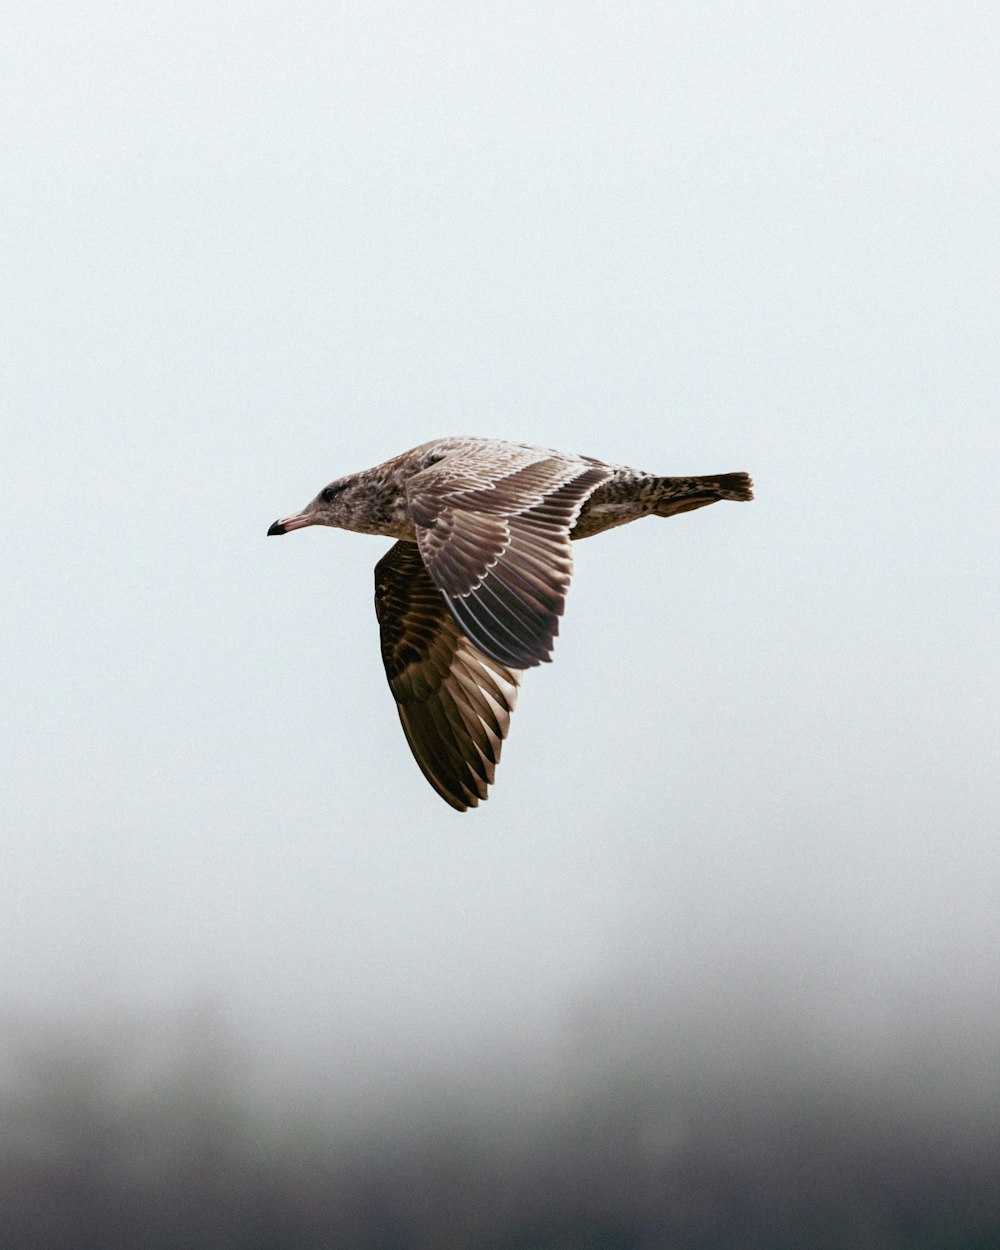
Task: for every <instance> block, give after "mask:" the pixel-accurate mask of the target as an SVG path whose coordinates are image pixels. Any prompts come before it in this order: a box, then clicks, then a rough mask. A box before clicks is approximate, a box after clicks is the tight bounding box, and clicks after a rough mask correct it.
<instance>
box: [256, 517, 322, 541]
mask: <svg viewBox="0 0 1000 1250" xmlns="http://www.w3.org/2000/svg"><path fill="white" fill-rule="evenodd" d="M315 524H316V521H315V518H314V517H313V516H311V515H310V514H309V513H308V512H300V513H298V515H297V516H286V517H285V519H284V520H283V521H275V523H274V524H273V525H272V526H271V528H270V529H269V530H268V531H267V536H268V538H270V537H271V535H272V534H287V533H288V531H289V530H300V529H302V527H303V526H304V525H315Z"/></svg>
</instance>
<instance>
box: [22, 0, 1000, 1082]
mask: <svg viewBox="0 0 1000 1250" xmlns="http://www.w3.org/2000/svg"><path fill="white" fill-rule="evenodd" d="M4 26H5V34H4V38H3V40H2V43H0V47H2V51H0V58H2V61H3V67H2V74H0V82H2V88H0V91H2V102H3V113H4V117H5V123H4V128H3V129H4V134H5V143H4V150H3V157H2V160H3V186H4V192H3V197H2V200H3V203H2V210H0V211H2V221H3V273H4V278H3V282H2V284H0V318H2V321H0V337H2V342H3V344H4V346H3V349H2V353H0V355H2V362H3V386H2V391H3V408H4V412H5V421H6V425H7V429H8V433H7V436H6V438H5V445H6V447H7V451H8V460H7V473H6V474H5V490H4V499H3V523H4V544H3V552H2V555H0V561H2V564H3V583H4V586H5V593H4V595H3V597H2V600H0V629H2V638H3V647H2V655H3V659H2V661H0V663H2V683H3V707H4V712H5V720H6V722H7V728H6V732H5V734H4V739H5V748H4V751H3V757H2V762H0V776H2V789H3V796H4V797H3V807H4V809H5V811H6V812H7V815H8V819H7V821H6V822H5V823H6V826H7V830H6V834H5V837H4V847H5V850H4V871H3V873H2V874H0V917H2V941H0V970H2V977H0V983H2V985H3V987H4V990H3V998H4V1002H5V1005H6V1007H7V1008H8V1009H11V1008H12V1009H13V1010H15V1011H16V1012H20V1011H35V1010H39V1011H51V1012H56V1013H59V1012H66V1013H68V1014H69V1015H72V1014H73V1013H74V1012H87V1011H90V1010H94V1009H96V1010H97V1011H98V1012H104V1011H107V1010H109V1009H115V1010H117V1008H118V1007H119V1006H121V1005H125V1006H127V1007H130V1008H137V1009H140V1010H141V1009H143V1008H145V1007H151V1008H154V1009H159V1008H163V1007H170V1006H171V1005H174V1004H182V1003H184V1002H186V1001H188V1000H190V999H191V998H192V997H196V998H197V997H200V996H206V997H208V998H211V999H214V1000H216V1001H218V1002H219V1003H221V1004H222V1007H223V1010H224V1011H225V1012H226V1013H228V1014H230V1015H231V1017H232V1019H233V1020H234V1021H235V1025H234V1027H235V1028H236V1030H237V1034H238V1037H239V1040H240V1042H241V1043H242V1044H243V1045H245V1046H246V1047H247V1048H250V1049H259V1050H260V1051H261V1052H266V1051H267V1050H268V1049H269V1048H272V1047H275V1048H277V1052H278V1053H287V1052H288V1050H289V1048H293V1049H295V1050H297V1051H300V1052H303V1053H309V1054H310V1055H312V1056H319V1057H320V1058H321V1059H322V1058H323V1057H324V1056H329V1055H337V1056H340V1057H341V1060H342V1063H341V1069H340V1070H341V1071H342V1072H343V1073H344V1080H345V1082H347V1083H348V1084H350V1083H351V1082H352V1081H355V1080H360V1079H362V1075H363V1074H364V1073H366V1072H367V1073H371V1072H372V1071H373V1070H375V1069H378V1067H379V1065H380V1064H384V1065H386V1067H393V1066H394V1065H398V1064H399V1063H405V1062H406V1061H407V1057H408V1056H412V1055H422V1054H427V1055H434V1056H436V1059H437V1061H438V1062H441V1063H443V1064H445V1065H447V1064H448V1063H449V1062H451V1061H452V1060H455V1061H456V1062H457V1061H458V1060H459V1059H463V1060H464V1057H465V1056H466V1055H468V1054H470V1053H475V1052H476V1051H477V1050H479V1049H480V1048H481V1047H482V1046H483V1044H484V1041H485V1039H487V1038H491V1039H494V1042H495V1039H497V1038H499V1039H501V1041H502V1040H503V1039H510V1040H511V1044H514V1042H515V1040H516V1041H517V1042H518V1044H524V1043H528V1044H529V1045H530V1044H531V1043H532V1042H533V1041H534V1042H536V1043H538V1044H539V1045H541V1044H542V1043H545V1042H547V1040H548V1039H551V1038H554V1037H559V1036H561V1035H562V1034H563V1033H564V1031H565V1030H566V1029H572V1028H574V1027H578V1024H574V1023H573V1022H574V1021H578V1016H579V1013H580V1012H581V1011H582V1012H583V1013H584V1016H586V1012H587V1010H589V1008H588V1004H590V1003H592V1002H593V1001H598V1002H604V1001H606V999H615V996H616V995H621V996H624V997H625V998H627V999H629V1000H640V1001H641V1000H644V999H654V1000H661V1001H663V1002H664V1003H665V1004H666V1005H667V1007H668V1008H669V1010H668V1016H669V1017H670V1018H671V1019H680V1020H683V1019H691V1018H694V1017H696V1016H697V1014H698V1013H699V1012H701V1011H703V1010H706V1003H707V1004H710V1005H711V1011H712V1012H713V1013H714V1016H713V1018H714V1019H716V1021H717V1022H718V1020H719V1019H720V1012H721V1020H722V1024H721V1025H720V1026H719V1027H721V1028H722V1029H723V1031H724V1032H726V1031H727V1030H728V1031H729V1032H731V1033H732V1036H733V1038H734V1039H735V1040H734V1042H733V1044H734V1045H743V1044H745V1045H748V1046H751V1047H752V1046H754V1045H755V1044H756V1042H755V1039H754V1037H753V1036H752V1032H753V1027H752V1026H751V1027H750V1029H749V1035H748V1032H747V1028H746V1021H747V1020H748V1019H751V1018H753V1015H752V1012H751V1011H750V1007H749V1005H748V1004H750V1003H751V1002H752V1000H753V999H754V997H755V994H756V991H757V987H761V992H762V993H763V992H766V993H767V994H774V995H775V996H776V997H778V998H783V999H784V1001H785V1003H786V1007H787V1006H788V1004H791V1007H790V1010H792V1011H798V1012H799V1013H800V1015H801V1017H802V1021H803V1025H802V1027H803V1029H804V1031H805V1032H809V1030H814V1031H815V1032H817V1033H819V1034H829V1032H830V1029H831V1028H832V1027H834V1022H835V1028H836V1030H839V1031H840V1032H841V1033H842V1034H843V1036H844V1038H845V1039H846V1040H848V1041H850V1043H851V1045H854V1046H858V1047H860V1048H861V1049H862V1050H864V1048H865V1047H866V1046H869V1045H870V1046H885V1045H891V1044H893V1043H894V1041H900V1042H902V1041H903V1040H904V1039H905V1036H906V1035H907V1034H908V1032H909V1031H911V1030H912V1029H913V1028H915V1027H916V1028H917V1030H918V1032H919V1031H921V1030H924V1031H926V1032H927V1035H928V1036H933V1037H937V1036H939V1035H940V1037H941V1038H942V1039H944V1040H942V1042H941V1046H942V1047H943V1048H944V1049H945V1050H946V1049H947V1046H948V1045H950V1044H951V1043H952V1042H954V1043H955V1044H956V1045H957V1044H959V1042H962V1039H963V1037H964V1039H965V1041H967V1040H968V1036H969V1031H970V1029H969V1025H968V1022H969V1021H970V1020H971V1021H972V1026H971V1027H972V1032H973V1033H975V1032H976V1029H977V1028H979V1027H980V1026H979V1025H977V1023H976V1022H977V1021H982V1025H981V1027H982V1029H984V1030H985V1029H987V1028H990V1027H992V1025H993V1024H994V1022H995V1013H996V1003H995V993H996V990H995V987H996V985H997V984H998V981H1000V976H998V974H1000V968H998V959H1000V957H998V951H1000V919H998V917H1000V910H998V901H1000V856H998V840H997V832H998V825H1000V820H998V802H997V793H996V791H997V785H996V776H995V774H996V762H997V759H998V758H1000V751H998V747H1000V732H998V729H1000V725H998V700H997V693H998V690H997V663H998V662H997V627H998V624H1000V620H998V617H1000V612H998V608H1000V588H998V579H997V535H998V528H997V522H998V507H997V502H996V500H997V482H998V481H1000V455H998V451H1000V435H998V400H1000V363H998V352H997V343H998V341H1000V318H998V314H997V290H998V279H1000V245H998V222H1000V194H998V187H1000V181H998V175H1000V168H998V165H1000V162H998V147H1000V120H998V119H1000V112H998V109H997V92H998V70H997V66H998V65H1000V18H998V15H997V11H996V7H995V6H994V5H992V4H985V3H983V4H972V3H962V4H958V5H948V6H941V5H939V4H929V3H906V4H902V3H886V4H879V5H872V4H836V5H823V6H819V5H803V4H792V3H786V4H782V3H744V2H741V3H712V2H709V3H699V4H630V3H621V2H620V0H619V2H617V3H615V4H605V3H595V4H586V5H580V4H564V3H562V4H561V3H553V4H547V5H526V4H476V5H462V4H456V3H437V4H431V3H420V4H416V5H408V4H364V5H353V4H352V5H346V4H330V3H323V4H318V3H317V4H297V3H293V4H288V3H281V4H240V5H235V4H225V3H222V4H209V5H203V4H198V5H195V4H181V5H168V6H163V5H156V4H149V3H145V4H138V5H133V6H130V7H129V8H128V9H127V11H126V10H123V9H122V7H121V6H120V5H111V4H104V3H91V4H87V5H85V6H80V5H70V4H51V3H50V4H44V3H43V4H38V3H31V4H27V3H15V4H13V5H9V6H8V7H7V10H6V15H5V19H4ZM453 433H456V434H462V433H474V434H485V435H491V436H496V437H507V438H514V439H522V440H526V441H531V442H536V443H541V444H545V445H549V446H557V447H561V448H565V449H567V450H576V451H581V452H586V453H589V454H593V455H596V456H600V457H602V458H605V459H608V460H612V461H618V462H624V463H629V464H633V465H636V466H638V467H642V468H647V469H651V470H656V471H658V472H662V473H664V474H671V473H687V472H722V471H728V470H733V469H747V470H749V471H750V472H751V473H752V474H753V476H754V478H755V480H756V483H757V490H758V500H757V502H755V503H754V504H752V505H750V506H746V507H742V506H741V507H738V508H737V507H732V506H728V505H722V506H718V507H715V508H712V509H709V510H706V511H702V512H699V513H696V514H692V515H690V516H684V517H680V518H678V519H676V520H671V521H668V522H659V523H656V522H652V521H650V522H646V523H643V524H641V525H635V526H632V527H629V528H626V529H623V530H619V531H616V532H613V533H611V534H608V535H606V536H603V537H601V538H599V539H596V540H595V541H594V542H593V543H588V544H584V545H583V546H581V547H579V548H578V550H577V572H576V579H575V582H574V586H573V589H572V592H571V595H570V599H569V604H568V611H567V615H566V619H565V623H564V626H563V631H562V636H561V638H560V639H559V643H558V646H557V650H556V662H555V663H554V664H553V665H552V666H551V667H547V668H546V669H544V671H537V672H533V673H531V674H529V675H528V677H527V679H526V681H525V686H524V691H523V694H522V698H521V704H520V707H519V709H518V712H517V715H516V717H515V720H514V724H513V728H512V732H511V736H510V739H509V742H508V745H507V749H506V752H505V756H504V760H503V764H502V766H501V768H500V770H499V774H498V781H497V785H496V786H495V788H494V791H493V797H492V798H491V800H490V802H489V803H487V804H486V805H485V806H484V807H482V808H481V809H479V810H478V811H476V812H470V813H468V814H466V815H464V816H459V815H457V814H456V813H454V812H452V811H450V810H449V809H448V808H447V807H446V806H445V805H444V804H443V803H442V802H441V801H440V800H439V799H438V798H437V797H436V796H435V795H434V793H433V792H432V791H431V789H430V788H429V787H428V786H427V785H426V783H425V782H424V780H423V778H422V777H421V775H420V773H419V771H418V769H417V768H416V766H415V764H414V763H413V761H412V759H411V758H410V755H409V752H408V750H407V747H406V744H405V742H404V740H403V736H402V734H401V732H400V729H399V725H398V722H397V718H396V714H395V710H394V708H393V704H392V700H391V697H390V695H389V692H388V689H387V687H386V685H385V679H384V675H383V672H382V669H381V663H380V659H379V652H378V638H377V629H376V625H375V620H374V614H373V610H372V603H371V589H372V586H371V583H372V568H373V566H374V564H375V561H376V560H377V559H378V557H379V556H380V554H381V553H382V552H383V550H384V549H385V548H386V546H387V543H385V542H383V541H382V540H376V539H370V538H364V537H359V536H355V535H349V534H339V533H336V532H334V531H329V530H327V531H319V530H317V531H307V532H305V533H302V534H295V535H293V536H291V537H289V538H287V539H285V540H284V541H282V542H280V543H276V542H274V541H266V540H265V537H264V534H265V530H266V528H267V526H268V524H269V523H270V522H271V521H272V520H273V519H274V517H276V516H279V515H285V514H286V513H288V512H290V511H292V510H294V509H296V508H298V507H299V506H300V505H302V504H303V503H304V502H305V501H306V500H307V499H309V498H311V496H312V495H313V494H314V493H315V491H316V490H317V489H318V488H319V487H320V486H321V485H323V484H324V483H325V482H326V481H328V480H329V479H330V478H332V477H334V476H336V475H338V474H341V473H344V472H348V471H351V470H355V469H359V468H363V467H366V466H367V465H370V464H374V463H376V462H377V461H379V460H382V459H384V458H385V457H387V456H389V455H391V454H394V453H395V452H397V451H401V450H403V449H405V448H407V447H409V446H411V445H413V444H416V443H418V442H421V441H424V440H426V439H429V438H433V437H437V436H439V435H444V434H453ZM727 1003H731V1004H732V1015H731V1018H730V1019H728V1020H727V1019H726V1011H725V1007H726V1004H727ZM748 1012H750V1014H749V1015H748V1014H747V1013H748ZM977 1012H978V1013H981V1014H979V1015H977V1014H976V1013H977ZM935 1030H937V1032H935ZM741 1039H742V1040H741ZM949 1039H950V1040H949ZM963 1044H964V1043H963ZM344 1056H346V1057H347V1058H346V1060H345V1059H344Z"/></svg>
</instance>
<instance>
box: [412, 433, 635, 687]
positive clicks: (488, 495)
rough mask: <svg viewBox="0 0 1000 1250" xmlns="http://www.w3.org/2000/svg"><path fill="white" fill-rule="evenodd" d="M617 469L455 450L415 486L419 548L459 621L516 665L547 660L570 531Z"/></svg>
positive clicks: (532, 451)
mask: <svg viewBox="0 0 1000 1250" xmlns="http://www.w3.org/2000/svg"><path fill="white" fill-rule="evenodd" d="M610 475H611V470H610V469H609V468H608V467H607V466H605V465H601V464H597V463H594V462H592V461H586V460H583V459H576V458H571V457H560V456H559V455H558V454H557V453H551V454H550V453H547V452H544V451H539V450H538V449H536V448H529V447H525V448H520V447H517V446H512V445H510V444H507V445H505V447H504V449H503V458H502V459H500V460H499V462H498V459H497V457H496V456H492V455H490V454H489V453H485V454H484V452H483V450H482V449H479V448H471V449H468V450H464V451H460V452H455V453H452V454H451V455H449V456H448V457H447V458H445V459H444V460H443V461H442V462H441V463H440V464H435V465H432V466H431V467H430V468H428V469H424V470H423V472H421V473H417V474H415V475H414V476H413V477H412V478H410V480H409V481H408V482H407V486H406V498H407V505H408V507H409V512H410V516H411V518H412V519H413V522H414V525H415V527H416V534H417V545H418V546H419V548H420V554H421V555H422V556H423V558H424V564H425V565H426V566H427V571H428V573H429V574H430V575H431V578H432V579H433V581H434V584H435V585H436V586H437V587H438V589H439V590H440V591H441V593H442V595H443V596H444V599H445V602H446V603H447V605H448V607H449V608H450V609H451V612H452V614H453V615H454V617H455V620H456V621H458V623H459V625H461V627H462V629H463V631H464V632H465V633H466V634H467V635H468V637H469V638H470V639H471V640H472V641H473V642H474V643H475V645H476V647H477V648H478V649H479V650H480V651H482V652H483V653H484V654H485V655H488V656H490V657H491V659H494V660H496V661H497V663H499V664H503V665H506V666H507V667H509V668H514V669H525V668H531V667H533V666H534V665H536V664H540V663H541V662H542V661H543V660H548V659H549V657H550V655H551V652H552V643H553V640H554V638H555V636H556V634H557V633H558V630H559V617H560V616H561V614H562V610H563V605H564V603H565V600H566V591H567V589H568V587H569V580H570V574H571V573H572V570H573V558H572V555H571V552H570V546H571V544H570V537H569V535H570V530H571V529H572V528H573V525H574V524H575V522H576V518H577V516H578V515H579V513H580V509H581V508H582V507H583V505H584V503H585V501H586V500H587V497H588V496H589V495H590V493H591V492H592V491H593V490H594V489H595V488H596V487H597V486H599V485H600V483H601V482H603V481H606V480H607V478H608V477H610Z"/></svg>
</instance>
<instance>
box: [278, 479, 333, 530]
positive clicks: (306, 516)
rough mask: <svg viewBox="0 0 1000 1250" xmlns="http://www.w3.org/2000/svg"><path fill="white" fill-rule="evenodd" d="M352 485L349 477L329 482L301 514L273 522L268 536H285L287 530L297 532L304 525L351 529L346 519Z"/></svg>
mask: <svg viewBox="0 0 1000 1250" xmlns="http://www.w3.org/2000/svg"><path fill="white" fill-rule="evenodd" d="M353 485H354V484H353V482H352V479H351V478H350V477H342V478H338V479H337V480H336V481H335V482H331V483H330V485H329V486H324V487H323V489H322V490H321V491H320V492H319V494H318V495H317V496H316V498H315V499H314V500H313V501H312V502H311V503H309V504H307V505H306V506H305V507H304V508H303V509H302V511H301V512H297V513H295V514H294V515H293V516H286V517H283V518H282V519H281V520H280V521H275V523H274V524H273V525H272V526H271V528H270V529H269V530H268V531H267V532H268V535H271V534H287V533H288V531H289V530H299V529H302V528H303V526H306V525H335V526H337V527H338V528H340V529H351V528H352V526H351V525H350V523H349V519H348V518H349V516H350V512H351V503H352V495H353Z"/></svg>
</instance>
